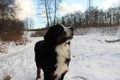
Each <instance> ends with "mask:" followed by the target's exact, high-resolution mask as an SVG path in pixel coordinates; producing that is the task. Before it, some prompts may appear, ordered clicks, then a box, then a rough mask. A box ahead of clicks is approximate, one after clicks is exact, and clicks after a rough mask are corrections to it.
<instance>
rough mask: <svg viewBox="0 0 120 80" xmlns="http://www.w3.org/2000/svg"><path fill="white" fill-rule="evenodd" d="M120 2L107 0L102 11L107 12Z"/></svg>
mask: <svg viewBox="0 0 120 80" xmlns="http://www.w3.org/2000/svg"><path fill="white" fill-rule="evenodd" d="M119 1H120V0H105V2H104V3H103V5H102V6H101V7H100V9H104V10H107V9H108V8H110V7H112V6H114V5H115V4H116V3H118V2H119Z"/></svg>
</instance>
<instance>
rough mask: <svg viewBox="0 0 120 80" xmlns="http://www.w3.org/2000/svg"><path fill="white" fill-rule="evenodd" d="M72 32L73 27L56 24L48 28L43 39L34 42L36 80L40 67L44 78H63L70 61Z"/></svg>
mask: <svg viewBox="0 0 120 80" xmlns="http://www.w3.org/2000/svg"><path fill="white" fill-rule="evenodd" d="M73 33H74V28H73V27H64V26H63V25H61V24H57V25H54V26H51V27H50V28H49V29H48V31H47V32H46V34H45V35H44V40H42V41H39V42H37V43H36V44H35V62H36V66H37V77H36V80H38V79H39V78H41V76H40V74H41V69H42V70H43V72H44V80H63V79H64V76H65V74H66V72H67V71H68V66H69V62H70V41H71V40H72V38H73Z"/></svg>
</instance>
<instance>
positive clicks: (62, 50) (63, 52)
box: [54, 43, 70, 79]
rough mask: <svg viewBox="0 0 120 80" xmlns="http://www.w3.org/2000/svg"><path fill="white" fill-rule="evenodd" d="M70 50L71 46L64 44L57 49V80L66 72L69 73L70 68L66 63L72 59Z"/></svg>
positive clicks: (55, 73)
mask: <svg viewBox="0 0 120 80" xmlns="http://www.w3.org/2000/svg"><path fill="white" fill-rule="evenodd" d="M69 48H70V46H69V45H68V44H66V43H63V44H61V45H58V46H57V47H56V49H55V51H56V52H57V63H56V65H55V66H56V70H55V72H54V75H57V79H59V78H60V77H61V75H62V74H63V73H64V72H66V71H68V66H67V64H66V63H65V61H66V59H68V58H70V53H69Z"/></svg>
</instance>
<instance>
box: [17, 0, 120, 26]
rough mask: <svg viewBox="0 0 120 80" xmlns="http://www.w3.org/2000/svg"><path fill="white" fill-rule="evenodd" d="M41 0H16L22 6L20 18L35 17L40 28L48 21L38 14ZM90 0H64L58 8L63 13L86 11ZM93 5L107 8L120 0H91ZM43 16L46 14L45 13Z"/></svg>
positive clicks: (119, 3) (36, 24)
mask: <svg viewBox="0 0 120 80" xmlns="http://www.w3.org/2000/svg"><path fill="white" fill-rule="evenodd" d="M38 1H39V0H16V1H15V5H17V6H18V7H19V8H20V11H19V12H18V15H17V17H18V19H20V20H23V19H25V18H27V17H29V18H31V19H34V22H35V27H36V28H40V27H43V26H45V24H46V21H45V19H44V18H41V17H39V16H36V14H37V13H38V12H39V10H40V9H39V10H38V9H37V8H38V7H37V6H38ZM87 1H88V0H62V3H61V4H60V9H59V10H58V11H59V13H61V14H66V13H73V12H75V11H81V12H84V11H85V10H86V9H87V6H88V3H87ZM91 1H92V5H93V6H97V7H98V9H104V10H107V9H108V8H109V7H114V6H118V5H120V0H91ZM41 16H45V14H44V13H42V14H41Z"/></svg>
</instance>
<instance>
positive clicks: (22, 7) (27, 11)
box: [15, 0, 36, 20]
mask: <svg viewBox="0 0 120 80" xmlns="http://www.w3.org/2000/svg"><path fill="white" fill-rule="evenodd" d="M15 5H16V6H17V8H18V10H17V15H16V18H17V19H20V20H24V19H26V18H28V17H29V18H34V15H35V14H36V11H35V5H34V3H33V1H32V0H16V1H15Z"/></svg>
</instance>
